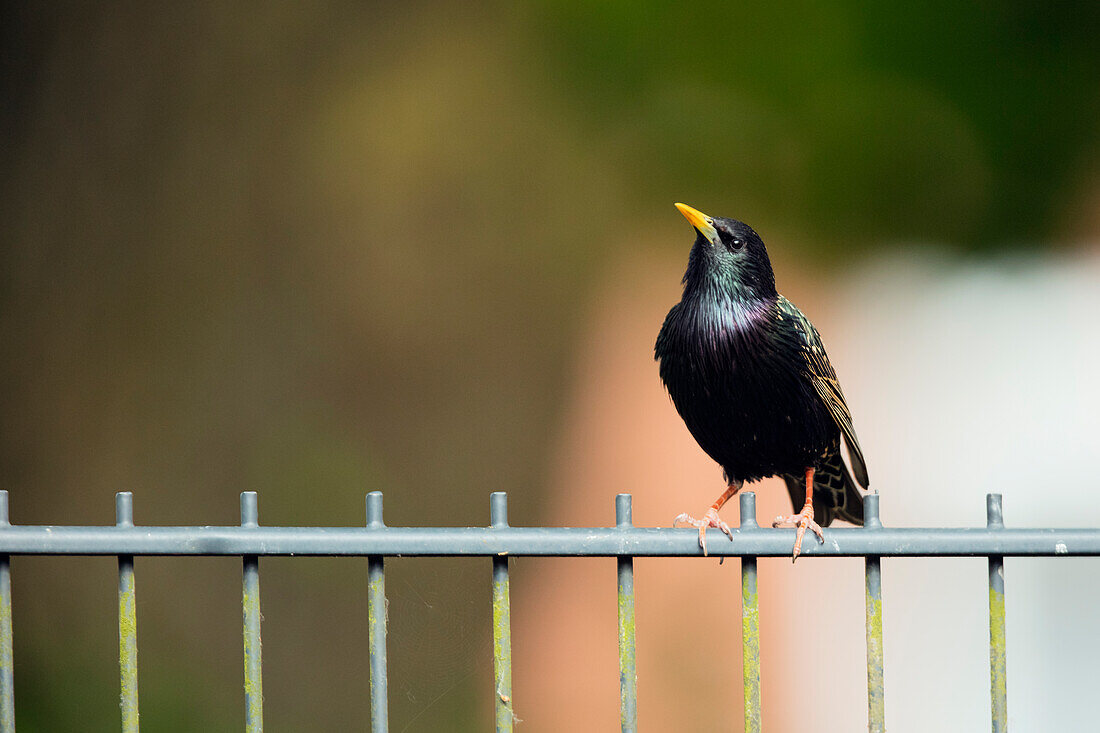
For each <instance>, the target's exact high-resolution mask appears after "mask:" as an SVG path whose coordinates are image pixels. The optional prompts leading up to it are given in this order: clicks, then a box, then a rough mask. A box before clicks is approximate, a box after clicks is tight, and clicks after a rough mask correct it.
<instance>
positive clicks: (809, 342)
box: [779, 295, 871, 488]
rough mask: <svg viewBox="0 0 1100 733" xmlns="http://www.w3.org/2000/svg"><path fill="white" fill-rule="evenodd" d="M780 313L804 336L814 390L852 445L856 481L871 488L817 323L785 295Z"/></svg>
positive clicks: (850, 456)
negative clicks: (811, 320) (816, 326)
mask: <svg viewBox="0 0 1100 733" xmlns="http://www.w3.org/2000/svg"><path fill="white" fill-rule="evenodd" d="M779 310H780V313H781V314H782V316H783V317H784V318H789V319H790V320H791V321H792V322H793V323H794V325H795V327H796V328H797V329H798V330H799V332H800V333H801V335H802V338H803V344H802V346H803V348H802V354H803V356H804V357H805V358H806V366H807V369H808V372H809V375H810V378H811V381H812V382H813V385H814V389H815V390H817V394H818V396H819V397H820V398H821V401H822V402H824V403H825V406H826V407H827V408H829V413H830V414H831V415H832V416H833V419H834V420H836V424H837V425H838V426H840V432H841V433H842V434H843V435H844V442H846V443H847V444H848V457H849V458H850V460H851V462H852V473H853V474H855V479H856V481H858V482H859V485H860V486H862V487H863V488H867V487H868V486H869V485H870V483H871V482H870V479H869V478H868V476H867V462H866V461H865V460H864V459H863V451H862V450H860V447H859V440H858V439H857V438H856V431H855V428H854V427H852V413H851V411H850V410H849V409H848V403H847V402H845V401H844V392H843V391H841V389H840V381H839V380H838V379H837V378H836V371H834V370H833V365H832V364H830V363H829V355H828V354H826V353H825V345H824V344H823V343H822V342H821V335H820V334H818V332H817V329H816V328H815V327H814V324H812V323H810V319H809V318H807V317H806V316H804V315H803V314H802V311H800V310H798V308H797V307H795V305H794V303H792V302H791V301H789V300H787V299H786V298H784V297H783V296H782V295H780V296H779Z"/></svg>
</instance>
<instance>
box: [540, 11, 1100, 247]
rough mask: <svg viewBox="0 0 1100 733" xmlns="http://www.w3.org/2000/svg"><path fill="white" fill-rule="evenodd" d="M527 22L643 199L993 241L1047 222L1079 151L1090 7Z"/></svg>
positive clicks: (853, 231)
mask: <svg viewBox="0 0 1100 733" xmlns="http://www.w3.org/2000/svg"><path fill="white" fill-rule="evenodd" d="M542 18H543V20H544V21H545V23H546V28H547V29H548V30H547V32H545V33H543V34H541V35H540V37H541V38H542V39H543V40H544V42H545V48H546V49H547V51H548V53H547V56H548V57H549V58H551V59H553V60H554V61H555V62H557V63H559V64H561V65H562V68H563V69H564V71H565V73H564V74H563V76H562V78H561V79H560V80H559V81H558V84H559V89H560V90H561V91H562V93H563V94H567V95H570V96H572V97H574V98H576V99H578V100H582V103H583V104H584V107H585V112H586V115H585V117H586V119H587V121H588V122H589V123H590V125H591V130H592V132H593V134H595V135H597V136H599V137H600V138H601V139H602V140H604V141H606V142H607V143H608V148H609V149H610V150H611V151H613V153H614V154H615V155H616V158H615V162H616V165H617V166H620V167H621V168H622V169H623V170H624V171H628V172H630V173H632V174H634V175H631V176H630V180H631V181H632V182H633V183H634V184H635V185H637V186H638V187H639V188H641V189H642V191H643V193H645V194H648V196H647V198H651V199H652V200H653V201H652V205H664V203H665V201H664V200H665V199H667V197H668V194H667V191H668V188H670V187H672V185H676V186H679V187H680V188H681V189H685V190H699V191H700V195H702V193H703V192H708V191H722V190H732V191H736V192H738V194H739V195H743V196H745V197H746V199H747V201H748V205H750V206H751V207H753V208H756V209H760V210H762V211H764V212H766V214H767V215H768V216H769V218H777V219H779V220H781V221H782V222H784V223H786V224H788V225H794V226H796V227H797V228H798V229H801V230H803V231H805V232H811V233H815V234H817V235H818V236H820V237H822V238H823V239H824V241H825V244H826V245H828V244H829V243H830V242H831V243H833V244H837V243H840V242H841V241H843V243H844V244H845V245H846V246H847V245H851V244H853V243H859V244H865V245H873V244H875V243H880V244H881V243H883V242H885V241H889V240H891V239H898V238H907V239H915V240H927V239H935V240H939V241H944V242H950V243H952V244H954V245H959V246H963V247H977V248H990V247H995V246H999V245H1003V244H1005V243H1006V242H1009V243H1012V244H1016V245H1018V244H1024V243H1027V244H1031V243H1034V242H1037V241H1041V240H1042V239H1043V238H1044V236H1046V235H1048V234H1050V233H1051V230H1052V228H1053V227H1055V226H1056V224H1057V223H1058V220H1059V217H1061V216H1065V214H1066V207H1067V204H1068V201H1067V198H1069V197H1072V196H1073V194H1074V190H1075V187H1076V186H1079V185H1081V182H1082V178H1083V177H1084V176H1086V175H1088V174H1090V173H1091V172H1092V169H1093V166H1094V165H1095V163H1096V159H1095V155H1096V141H1097V132H1098V129H1097V124H1096V120H1097V118H1098V113H1100V85H1098V84H1097V82H1098V81H1100V74H1098V69H1100V45H1098V44H1097V43H1096V42H1095V40H1096V30H1097V28H1100V6H1097V5H1095V4H1091V3H1063V4H1054V5H1051V4H1047V3H1036V2H1007V3H953V2H945V1H937V2H930V3H917V4H902V5H898V4H893V3H875V2H865V1H860V0H831V1H829V2H780V3H724V2H703V3H689V4H677V3H630V2H560V3H547V4H546V5H545V6H544V14H543V16H542ZM685 196H686V194H685ZM723 203H725V202H723ZM853 240H856V241H855V242H853Z"/></svg>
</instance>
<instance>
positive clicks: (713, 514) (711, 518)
mask: <svg viewBox="0 0 1100 733" xmlns="http://www.w3.org/2000/svg"><path fill="white" fill-rule="evenodd" d="M743 485H744V484H743V482H741V481H731V482H730V485H729V488H727V489H726V491H725V493H723V494H722V495H721V496H719V497H718V499H717V500H716V501H715V502H714V503H713V504H711V505H710V509H707V512H706V514H704V515H703V518H702V519H696V518H695V517H693V516H691V515H690V514H687V513H686V512H685V513H684V514H680V515H678V516H677V517H676V518H675V519H673V520H672V526H673V527H675V526H677V525H679V524H681V523H683V524H686V525H688V526H690V527H696V528H698V530H699V547H702V548H703V555H704V556H705V555H706V554H707V528H708V527H714V528H715V529H720V530H722V531H723V532H725V533H726V536H727V537H729V538H730V541H731V542H732V541H733V532H732V531H731V530H730V526H729V525H728V524H726V523H725V522H723V521H722V520H721V519H719V518H718V510H719V509H721V508H722V507H723V506H724V505H725V503H726V502H727V501H729V500H730V499H732V498H733V496H734V495H735V494H736V493H737V492H738V491H740V490H741V487H742V486H743Z"/></svg>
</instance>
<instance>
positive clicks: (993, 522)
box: [985, 494, 1008, 733]
mask: <svg viewBox="0 0 1100 733" xmlns="http://www.w3.org/2000/svg"><path fill="white" fill-rule="evenodd" d="M985 512H986V524H987V525H988V526H989V528H990V529H991V530H993V531H994V532H1003V531H1004V518H1003V516H1002V514H1001V495H1000V494H989V495H987V496H986V501H985ZM1004 567H1005V566H1004V558H1003V557H1001V556H996V555H994V556H990V558H989V694H990V709H991V712H992V718H993V733H1005V731H1007V730H1008V685H1007V682H1008V677H1007V673H1006V670H1007V667H1006V663H1005V573H1004Z"/></svg>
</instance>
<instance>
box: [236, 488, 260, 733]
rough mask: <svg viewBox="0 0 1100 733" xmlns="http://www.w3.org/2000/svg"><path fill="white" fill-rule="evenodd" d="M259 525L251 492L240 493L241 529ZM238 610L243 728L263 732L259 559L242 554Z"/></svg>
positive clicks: (256, 506) (254, 495) (257, 513)
mask: <svg viewBox="0 0 1100 733" xmlns="http://www.w3.org/2000/svg"><path fill="white" fill-rule="evenodd" d="M259 523H260V512H259V506H258V505H257V501H256V492H255V491H245V492H242V493H241V526H242V527H248V528H256V527H258V526H259ZM243 564H244V581H243V583H242V590H241V609H242V613H243V616H244V727H245V730H246V731H247V733H262V731H263V729H264V686H263V663H262V641H261V638H260V559H259V558H258V557H256V556H255V555H245V556H244V558H243Z"/></svg>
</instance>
